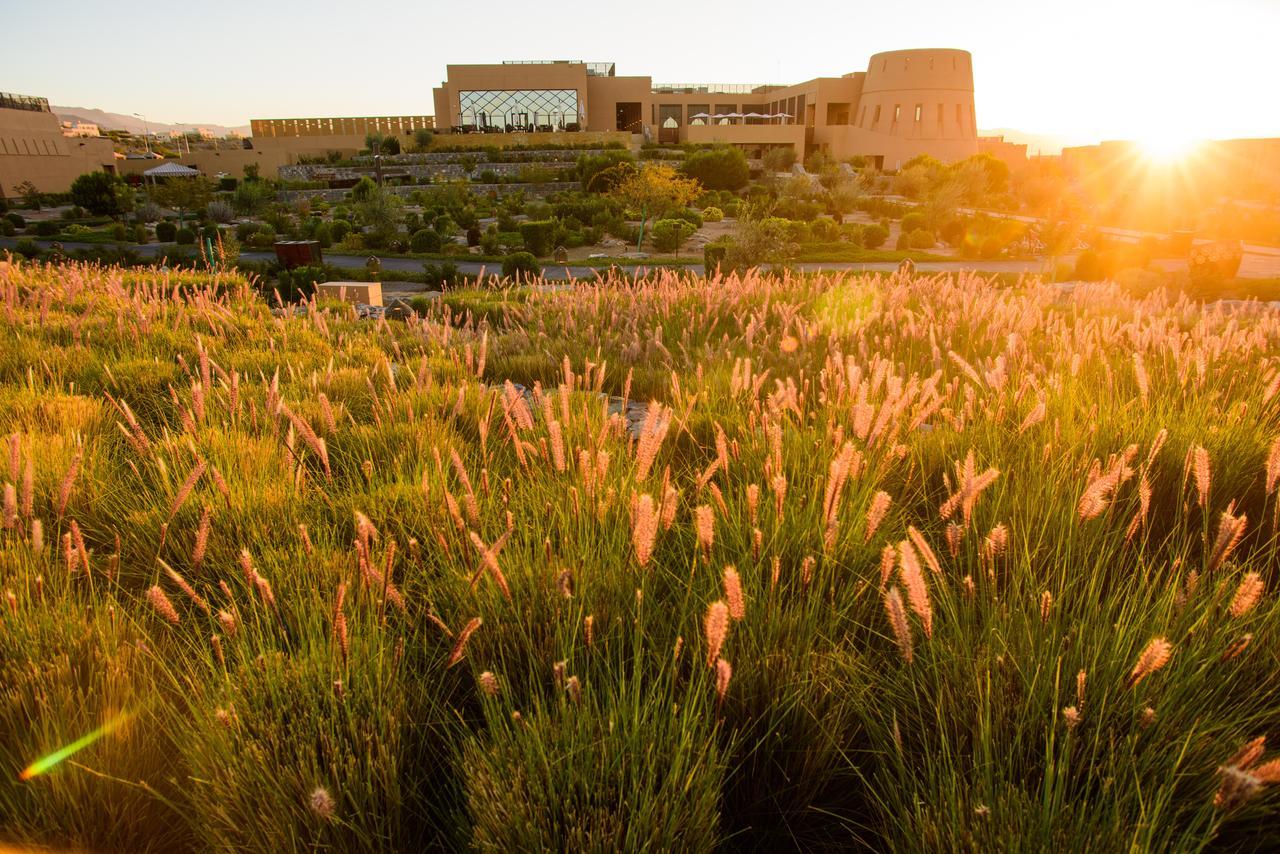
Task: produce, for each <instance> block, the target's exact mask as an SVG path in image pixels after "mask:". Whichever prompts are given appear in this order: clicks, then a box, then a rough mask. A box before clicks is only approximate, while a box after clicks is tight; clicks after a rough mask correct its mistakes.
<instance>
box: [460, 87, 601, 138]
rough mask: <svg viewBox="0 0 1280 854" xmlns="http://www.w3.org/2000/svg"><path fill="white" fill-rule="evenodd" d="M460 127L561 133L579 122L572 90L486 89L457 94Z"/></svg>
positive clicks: (575, 98)
mask: <svg viewBox="0 0 1280 854" xmlns="http://www.w3.org/2000/svg"><path fill="white" fill-rule="evenodd" d="M458 114H459V116H460V117H461V119H462V124H463V125H464V126H466V125H471V126H473V127H476V128H496V129H498V130H506V131H515V130H564V127H565V125H567V124H574V123H579V122H580V121H581V119H580V115H579V112H578V90H576V89H488V90H463V91H461V92H459V93H458Z"/></svg>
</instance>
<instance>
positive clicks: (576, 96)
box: [434, 49, 978, 169]
mask: <svg viewBox="0 0 1280 854" xmlns="http://www.w3.org/2000/svg"><path fill="white" fill-rule="evenodd" d="M434 95H435V109H436V115H435V120H436V126H437V128H438V130H440V131H445V132H449V133H463V134H469V133H489V134H493V133H501V134H509V133H522V132H525V133H529V132H532V133H545V132H572V131H594V132H608V131H612V132H625V133H630V134H633V135H637V136H640V137H642V138H643V139H645V140H649V141H654V142H670V143H678V142H723V143H728V144H731V145H736V146H740V147H742V148H745V149H748V150H749V152H750V153H753V154H759V153H761V152H763V151H764V150H767V149H768V148H771V147H776V146H782V145H785V146H790V147H792V148H794V149H796V151H797V153H798V154H799V155H801V156H804V155H805V154H808V153H810V152H813V151H825V152H827V153H829V154H830V155H831V156H833V157H837V158H846V157H852V156H854V155H862V156H865V157H867V158H869V159H872V160H873V161H874V162H875V163H876V164H877V165H879V166H881V167H883V168H889V169H893V168H897V167H898V166H899V165H901V163H903V162H904V161H906V160H908V159H910V158H912V157H914V156H916V155H917V154H930V155H932V156H934V157H937V158H938V159H940V160H944V161H952V160H959V159H962V158H965V157H968V156H970V155H972V154H976V153H977V152H978V134H977V116H976V111H975V107H974V92H973V61H972V57H971V56H970V55H969V53H968V52H967V51H963V50H952V49H923V50H899V51H891V52H888V53H879V54H876V55H875V56H873V57H871V60H870V62H869V63H868V65H867V70H866V71H856V72H852V73H849V74H845V75H843V76H841V77H819V78H815V79H813V80H808V81H805V82H803V83H797V84H793V85H785V86H783V85H772V84H758V85H757V84H714V83H711V84H706V83H703V84H657V85H655V84H654V83H653V81H652V79H651V78H649V77H641V76H637V77H620V76H617V74H616V73H615V70H614V66H613V64H612V63H586V62H573V61H547V62H506V63H501V64H491V65H450V66H448V67H447V79H446V80H445V81H444V82H443V83H441V85H440V86H439V87H437V88H436V89H435V93H434Z"/></svg>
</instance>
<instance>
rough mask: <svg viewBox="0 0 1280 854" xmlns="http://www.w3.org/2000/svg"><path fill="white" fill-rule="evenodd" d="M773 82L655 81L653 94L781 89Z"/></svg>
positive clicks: (757, 92)
mask: <svg viewBox="0 0 1280 854" xmlns="http://www.w3.org/2000/svg"><path fill="white" fill-rule="evenodd" d="M781 88H782V87H781V86H778V85H776V84H773V83H655V84H654V85H653V94H655V95H763V94H764V93H765V92H772V91H773V90H774V89H781Z"/></svg>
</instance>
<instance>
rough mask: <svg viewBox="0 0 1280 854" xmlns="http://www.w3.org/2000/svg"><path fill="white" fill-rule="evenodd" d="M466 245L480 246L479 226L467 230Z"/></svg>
mask: <svg viewBox="0 0 1280 854" xmlns="http://www.w3.org/2000/svg"><path fill="white" fill-rule="evenodd" d="M467 245H468V246H479V245H480V226H478V225H473V226H471V227H470V228H468V229H467Z"/></svg>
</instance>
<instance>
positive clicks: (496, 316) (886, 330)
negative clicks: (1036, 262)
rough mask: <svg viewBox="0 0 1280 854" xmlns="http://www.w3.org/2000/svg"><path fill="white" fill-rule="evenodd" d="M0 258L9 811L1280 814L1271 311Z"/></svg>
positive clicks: (1278, 355) (87, 834) (1086, 296)
mask: <svg viewBox="0 0 1280 854" xmlns="http://www.w3.org/2000/svg"><path fill="white" fill-rule="evenodd" d="M3 276H4V277H3V278H0V840H3V841H4V842H13V843H16V844H46V845H59V846H66V847H72V848H77V849H90V850H164V851H186V850H193V851H194V850H255V851H256V850H271V851H283V850H296V849H302V848H325V849H330V850H422V849H429V848H443V849H449V850H461V849H466V848H476V849H481V850H503V851H508V850H538V849H566V850H610V851H612V850H638V849H655V850H673V849H678V850H707V849H711V848H717V847H718V848H723V849H735V848H745V847H770V848H780V849H791V848H798V849H802V850H814V849H823V848H832V849H841V850H847V849H849V848H854V847H866V848H871V849H874V850H909V851H937V850H957V849H972V850H1008V849H1019V850H1044V849H1048V848H1060V849H1062V850H1118V849H1138V850H1151V849H1156V850H1170V849H1173V850H1184V849H1201V848H1205V847H1214V846H1217V847H1223V848H1259V849H1265V848H1269V847H1274V846H1275V844H1276V843H1277V842H1278V841H1280V837H1278V835H1277V832H1276V830H1275V829H1274V828H1275V826H1276V824H1275V822H1276V818H1277V816H1278V814H1280V812H1278V811H1280V796H1278V795H1277V790H1278V789H1280V787H1276V786H1273V785H1272V783H1273V782H1275V781H1278V780H1280V765H1277V764H1275V757H1276V755H1277V754H1276V753H1275V752H1274V751H1273V750H1271V749H1269V748H1267V747H1266V746H1265V745H1263V746H1262V747H1256V746H1255V747H1254V748H1251V749H1250V750H1249V751H1246V752H1245V753H1239V751H1240V750H1241V748H1242V746H1244V745H1246V744H1249V743H1251V742H1253V740H1255V739H1257V738H1258V737H1260V736H1269V737H1271V738H1272V739H1273V740H1274V738H1275V737H1276V734H1277V732H1280V703H1278V702H1277V701H1276V700H1275V697H1276V696H1278V695H1280V667H1277V665H1280V654H1278V653H1277V649H1278V648H1280V647H1277V637H1278V636H1277V631H1278V630H1280V610H1278V609H1277V607H1276V604H1275V597H1274V592H1273V591H1274V589H1275V584H1276V572H1277V568H1278V567H1277V552H1276V524H1277V513H1278V512H1280V510H1278V508H1280V501H1278V500H1277V498H1278V494H1280V493H1278V490H1277V485H1278V483H1280V443H1277V437H1278V436H1280V394H1278V391H1280V316H1278V315H1277V313H1276V312H1273V311H1270V310H1262V309H1258V308H1256V307H1246V308H1243V309H1241V308H1233V309H1231V310H1227V309H1225V308H1222V307H1205V306H1202V305H1200V304H1198V303H1193V302H1191V301H1189V300H1187V299H1185V298H1184V297H1181V296H1178V295H1175V294H1170V293H1167V292H1164V291H1156V292H1154V293H1151V294H1149V295H1147V296H1144V297H1142V298H1141V299H1139V298H1135V297H1132V296H1130V295H1128V294H1126V293H1125V292H1123V291H1122V290H1121V289H1120V288H1118V287H1117V286H1115V285H1111V284H1097V285H1088V286H1079V287H1077V288H1076V290H1074V291H1073V292H1071V293H1065V292H1063V291H1061V290H1059V289H1058V288H1056V287H1053V286H1047V285H1043V284H1041V283H1040V282H1038V281H1036V280H1026V281H1022V282H1019V283H1018V284H1017V285H1015V286H1012V287H1001V286H998V285H996V284H995V283H993V282H990V281H986V280H983V279H981V278H978V277H968V276H966V277H960V278H956V277H951V276H934V277H928V276H894V277H888V278H876V277H858V276H852V275H818V276H805V277H781V278H779V277H771V276H764V275H761V274H759V273H754V272H753V273H749V274H746V275H744V276H742V277H740V278H738V277H734V278H729V279H725V280H720V279H716V280H712V281H706V280H703V279H698V278H693V277H686V276H683V275H677V274H672V273H663V274H659V275H655V276H654V277H652V278H650V279H646V280H642V281H640V282H636V283H629V282H624V281H615V280H612V279H606V280H605V281H604V282H602V283H591V284H587V283H581V284H579V285H578V286H577V287H576V288H575V289H572V290H565V289H540V288H537V287H533V288H528V289H521V290H518V291H464V292H456V293H453V294H450V296H449V298H448V300H447V301H442V302H441V303H438V304H436V305H435V306H434V307H433V308H432V314H430V315H429V316H427V317H424V318H414V319H411V320H410V321H408V322H399V321H397V322H389V323H383V322H369V321H360V320H358V319H356V318H355V317H354V315H353V314H352V313H351V312H350V311H349V309H343V308H341V307H337V306H327V307H326V306H309V307H308V309H307V311H305V312H303V313H300V314H297V315H294V314H292V313H285V314H273V313H272V312H271V311H270V310H269V308H268V305H267V303H265V302H264V301H262V300H261V299H260V298H259V297H258V295H257V294H256V292H255V291H254V290H252V289H251V288H250V287H249V284H248V283H247V282H244V281H241V280H237V279H235V278H234V277H224V278H223V279H221V280H220V281H218V282H216V283H214V282H210V281H209V280H207V279H205V278H201V277H200V276H197V275H191V274H184V275H182V276H180V277H176V278H171V279H168V280H166V279H165V278H164V276H163V275H162V274H159V273H156V272H154V271H152V272H150V273H148V272H145V271H131V272H130V273H129V274H128V277H127V278H126V277H125V276H123V275H122V274H121V273H120V272H119V271H112V270H97V269H92V268H87V267H79V266H74V265H72V266H66V267H39V266H23V267H21V268H18V269H16V270H13V271H10V272H8V273H6V274H3ZM516 384H520V385H522V386H524V390H521V389H520V388H518V387H517V385H516ZM622 398H625V401H624V400H622ZM637 402H638V403H639V404H641V405H642V408H641V410H640V411H639V412H632V416H631V418H630V419H628V417H627V416H626V415H625V414H624V413H625V412H626V404H636V403H637ZM646 413H647V414H648V417H646ZM124 712H127V713H128V714H129V715H130V717H129V720H128V722H127V724H126V725H121V726H118V727H116V726H114V725H113V722H116V721H119V720H121V718H120V717H119V716H120V715H121V714H122V713H124ZM105 728H111V729H112V731H111V732H109V733H107V732H104V731H103V730H104V729H105ZM95 734H98V735H101V736H102V737H97V738H95V737H94V736H95ZM72 751H74V752H72ZM33 763H34V764H33Z"/></svg>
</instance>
